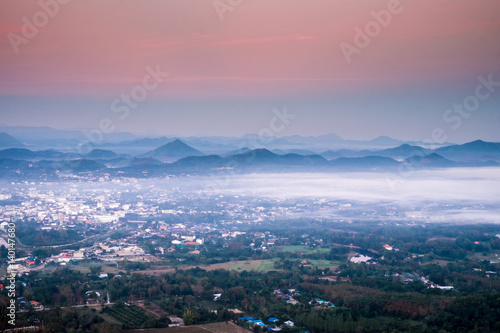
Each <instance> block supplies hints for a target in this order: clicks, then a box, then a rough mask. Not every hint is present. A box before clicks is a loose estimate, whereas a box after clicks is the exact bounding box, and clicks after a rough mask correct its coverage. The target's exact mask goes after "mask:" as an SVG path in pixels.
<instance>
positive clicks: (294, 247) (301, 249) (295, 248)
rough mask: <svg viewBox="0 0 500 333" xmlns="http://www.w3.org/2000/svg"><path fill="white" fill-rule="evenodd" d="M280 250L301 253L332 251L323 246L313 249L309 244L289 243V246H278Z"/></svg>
mask: <svg viewBox="0 0 500 333" xmlns="http://www.w3.org/2000/svg"><path fill="white" fill-rule="evenodd" d="M278 251H282V252H300V253H304V254H310V253H328V252H330V249H325V248H321V247H317V248H315V249H311V248H309V246H307V245H287V246H283V247H278Z"/></svg>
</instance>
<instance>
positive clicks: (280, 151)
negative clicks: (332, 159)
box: [272, 149, 316, 155]
mask: <svg viewBox="0 0 500 333" xmlns="http://www.w3.org/2000/svg"><path fill="white" fill-rule="evenodd" d="M272 152H273V153H275V154H278V155H286V154H299V155H316V153H315V152H313V151H312V150H306V149H284V150H283V149H273V150H272Z"/></svg>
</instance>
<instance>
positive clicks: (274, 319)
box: [267, 317, 279, 323]
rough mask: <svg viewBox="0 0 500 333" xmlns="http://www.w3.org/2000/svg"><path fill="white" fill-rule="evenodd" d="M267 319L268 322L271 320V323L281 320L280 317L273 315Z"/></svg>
mask: <svg viewBox="0 0 500 333" xmlns="http://www.w3.org/2000/svg"><path fill="white" fill-rule="evenodd" d="M267 321H268V322H270V323H275V322H277V321H279V319H278V318H274V317H271V318H269V319H268V320H267Z"/></svg>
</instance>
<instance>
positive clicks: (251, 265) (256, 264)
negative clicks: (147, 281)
mask: <svg viewBox="0 0 500 333" xmlns="http://www.w3.org/2000/svg"><path fill="white" fill-rule="evenodd" d="M195 267H199V268H201V269H204V270H207V271H214V270H217V269H225V270H229V271H240V272H241V271H255V272H269V271H273V270H276V269H275V268H274V261H273V260H243V261H230V262H225V263H220V264H213V265H207V266H182V267H177V269H183V270H187V269H191V268H195ZM174 271H175V269H174V268H172V267H168V268H163V269H155V270H146V271H137V272H135V273H139V274H148V275H151V274H152V275H156V274H164V273H171V272H174Z"/></svg>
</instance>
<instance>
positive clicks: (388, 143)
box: [369, 136, 403, 147]
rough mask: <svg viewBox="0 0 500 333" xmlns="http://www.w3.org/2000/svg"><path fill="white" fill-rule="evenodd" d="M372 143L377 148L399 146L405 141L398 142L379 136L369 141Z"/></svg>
mask: <svg viewBox="0 0 500 333" xmlns="http://www.w3.org/2000/svg"><path fill="white" fill-rule="evenodd" d="M369 142H370V143H373V144H374V145H377V146H385V147H387V146H393V147H394V146H397V145H400V144H402V143H403V141H400V140H396V139H393V138H390V137H388V136H379V137H378V138H375V139H373V140H370V141H369Z"/></svg>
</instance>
